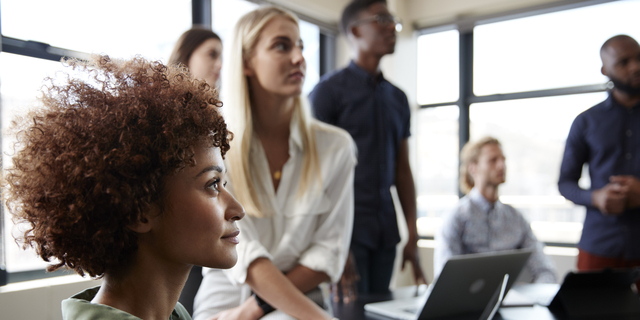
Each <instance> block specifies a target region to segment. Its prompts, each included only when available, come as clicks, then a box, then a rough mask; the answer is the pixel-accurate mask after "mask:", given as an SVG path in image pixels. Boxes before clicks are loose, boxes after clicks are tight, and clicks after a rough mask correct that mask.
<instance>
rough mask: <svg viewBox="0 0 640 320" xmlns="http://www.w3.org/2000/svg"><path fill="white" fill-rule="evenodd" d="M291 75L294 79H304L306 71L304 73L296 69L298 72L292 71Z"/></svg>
mask: <svg viewBox="0 0 640 320" xmlns="http://www.w3.org/2000/svg"><path fill="white" fill-rule="evenodd" d="M289 77H291V78H293V79H298V80H302V79H304V73H302V72H301V71H296V72H293V73H291V74H290V75H289Z"/></svg>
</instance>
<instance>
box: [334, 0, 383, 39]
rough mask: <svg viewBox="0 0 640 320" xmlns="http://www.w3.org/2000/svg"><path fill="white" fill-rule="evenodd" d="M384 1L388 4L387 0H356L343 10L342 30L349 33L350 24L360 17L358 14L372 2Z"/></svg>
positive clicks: (346, 33)
mask: <svg viewBox="0 0 640 320" xmlns="http://www.w3.org/2000/svg"><path fill="white" fill-rule="evenodd" d="M378 2H382V3H384V4H387V0H354V1H352V2H351V3H349V5H347V7H346V8H344V11H342V19H340V30H341V31H342V32H343V33H344V34H345V35H349V25H350V24H352V23H353V22H355V21H356V20H357V19H358V15H360V13H361V12H362V11H364V10H367V8H369V7H370V6H371V5H372V4H374V3H378Z"/></svg>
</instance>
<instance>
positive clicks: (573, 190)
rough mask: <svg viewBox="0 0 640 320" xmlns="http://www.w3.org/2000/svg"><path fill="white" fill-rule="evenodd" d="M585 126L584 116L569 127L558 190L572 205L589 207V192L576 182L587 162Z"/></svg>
mask: <svg viewBox="0 0 640 320" xmlns="http://www.w3.org/2000/svg"><path fill="white" fill-rule="evenodd" d="M585 125H586V123H585V119H584V114H581V115H579V116H578V117H577V118H576V119H575V120H574V121H573V124H572V125H571V129H570V130H569V136H568V137H567V142H566V145H565V149H564V155H563V157H562V165H561V166H560V178H559V179H558V190H559V191H560V194H561V195H562V196H564V197H565V198H567V199H568V200H571V201H573V203H575V204H579V205H584V206H590V205H591V191H590V190H584V189H582V188H580V186H579V185H578V180H580V176H581V175H582V166H583V165H584V163H585V162H587V160H588V153H589V150H588V145H587V143H586V141H585V138H584V132H585V130H586V128H585Z"/></svg>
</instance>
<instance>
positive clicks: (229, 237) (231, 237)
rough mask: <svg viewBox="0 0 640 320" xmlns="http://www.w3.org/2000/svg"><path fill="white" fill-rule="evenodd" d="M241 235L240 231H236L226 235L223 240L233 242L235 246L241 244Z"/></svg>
mask: <svg viewBox="0 0 640 320" xmlns="http://www.w3.org/2000/svg"><path fill="white" fill-rule="evenodd" d="M239 234H240V231H237V230H236V231H234V232H232V233H229V234H226V235H224V236H222V239H223V240H225V241H228V242H231V243H233V244H238V243H240V239H238V235H239Z"/></svg>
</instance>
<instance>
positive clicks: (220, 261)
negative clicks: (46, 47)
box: [151, 144, 244, 269]
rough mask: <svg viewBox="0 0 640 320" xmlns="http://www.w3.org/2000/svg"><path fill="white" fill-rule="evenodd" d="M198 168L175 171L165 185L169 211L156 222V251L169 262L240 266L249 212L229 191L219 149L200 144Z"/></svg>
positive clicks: (167, 209) (196, 154)
mask: <svg viewBox="0 0 640 320" xmlns="http://www.w3.org/2000/svg"><path fill="white" fill-rule="evenodd" d="M195 161H196V165H195V166H187V167H186V168H184V169H182V170H180V171H177V172H175V173H174V174H172V175H171V176H169V177H168V178H167V181H166V184H165V193H164V194H165V195H166V197H165V199H164V200H165V201H164V205H165V210H164V212H163V213H162V214H160V215H158V216H157V217H155V218H153V222H152V223H153V227H152V229H151V232H155V236H156V238H155V239H154V241H155V243H157V245H156V248H157V249H158V252H160V253H161V254H160V255H161V256H162V257H164V258H165V259H166V260H170V261H173V262H176V263H186V264H192V265H199V266H205V267H211V268H223V269H227V268H231V267H233V266H234V265H235V264H236V261H237V259H238V258H237V253H236V245H237V244H238V243H239V237H238V235H239V230H238V226H237V225H236V223H235V221H237V220H240V219H242V217H244V209H243V208H242V206H241V205H240V203H238V201H236V199H235V198H234V197H233V196H232V195H231V194H230V193H229V191H228V190H227V189H226V187H225V186H226V184H227V178H226V168H225V166H224V162H223V160H222V156H221V155H220V149H219V148H214V147H206V146H204V145H203V144H199V145H198V146H196V147H195Z"/></svg>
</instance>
